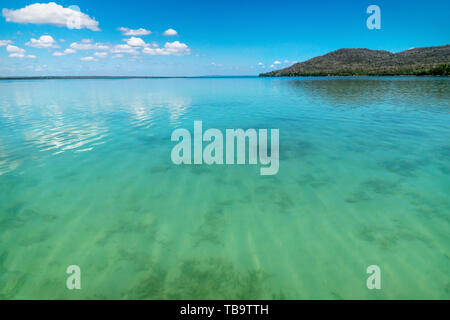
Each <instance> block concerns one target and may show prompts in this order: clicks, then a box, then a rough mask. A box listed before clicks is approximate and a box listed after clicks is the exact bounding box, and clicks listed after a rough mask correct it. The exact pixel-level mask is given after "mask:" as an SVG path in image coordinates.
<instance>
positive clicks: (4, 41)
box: [0, 40, 12, 47]
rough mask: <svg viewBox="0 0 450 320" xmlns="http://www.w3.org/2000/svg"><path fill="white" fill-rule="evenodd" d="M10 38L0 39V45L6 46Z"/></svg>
mask: <svg viewBox="0 0 450 320" xmlns="http://www.w3.org/2000/svg"><path fill="white" fill-rule="evenodd" d="M11 43H12V41H11V40H0V47H4V46H7V45H8V44H11Z"/></svg>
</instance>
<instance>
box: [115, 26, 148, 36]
mask: <svg viewBox="0 0 450 320" xmlns="http://www.w3.org/2000/svg"><path fill="white" fill-rule="evenodd" d="M119 31H122V34H123V35H124V36H146V35H149V34H152V32H151V31H150V30H146V29H144V28H139V29H134V30H133V29H130V28H124V27H121V28H119Z"/></svg>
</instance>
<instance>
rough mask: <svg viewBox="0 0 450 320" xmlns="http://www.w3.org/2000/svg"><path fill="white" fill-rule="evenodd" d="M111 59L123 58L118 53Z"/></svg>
mask: <svg viewBox="0 0 450 320" xmlns="http://www.w3.org/2000/svg"><path fill="white" fill-rule="evenodd" d="M112 58H113V59H118V58H123V54H121V53H119V54H115V55H113V56H112Z"/></svg>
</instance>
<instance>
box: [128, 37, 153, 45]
mask: <svg viewBox="0 0 450 320" xmlns="http://www.w3.org/2000/svg"><path fill="white" fill-rule="evenodd" d="M124 41H125V42H126V43H127V44H128V45H129V46H132V47H148V46H149V45H148V44H147V43H145V42H144V40H142V39H141V38H136V37H131V38H130V39H124Z"/></svg>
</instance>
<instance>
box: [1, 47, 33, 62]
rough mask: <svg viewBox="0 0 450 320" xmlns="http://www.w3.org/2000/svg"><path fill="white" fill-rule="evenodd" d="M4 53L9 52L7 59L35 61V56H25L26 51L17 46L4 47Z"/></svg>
mask: <svg viewBox="0 0 450 320" xmlns="http://www.w3.org/2000/svg"><path fill="white" fill-rule="evenodd" d="M6 51H7V52H9V57H10V58H20V59H22V58H27V59H35V58H36V56H34V55H32V54H29V55H27V56H26V55H25V52H26V50H25V49H22V48H19V47H17V46H13V45H11V44H8V45H7V47H6Z"/></svg>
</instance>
